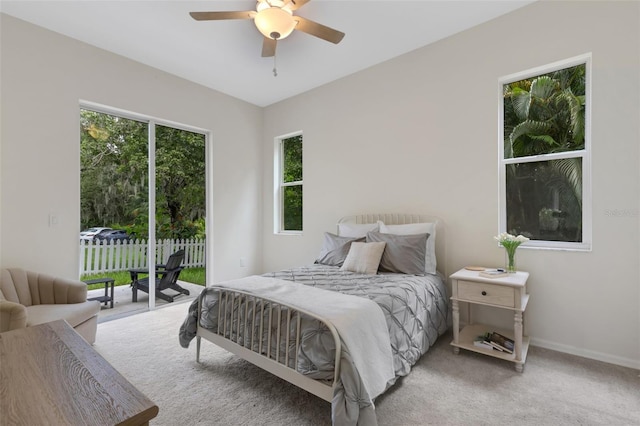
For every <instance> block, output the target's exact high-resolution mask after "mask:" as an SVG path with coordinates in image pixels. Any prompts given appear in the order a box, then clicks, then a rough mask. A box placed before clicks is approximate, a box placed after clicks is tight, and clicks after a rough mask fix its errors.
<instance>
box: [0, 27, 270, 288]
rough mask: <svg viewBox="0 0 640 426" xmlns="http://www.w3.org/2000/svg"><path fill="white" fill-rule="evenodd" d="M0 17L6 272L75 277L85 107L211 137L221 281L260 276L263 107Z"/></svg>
mask: <svg viewBox="0 0 640 426" xmlns="http://www.w3.org/2000/svg"><path fill="white" fill-rule="evenodd" d="M0 16H1V36H2V40H1V43H2V44H1V49H2V50H1V60H2V63H1V72H2V74H1V80H0V82H1V89H2V100H1V108H2V109H1V113H2V114H1V119H2V123H1V124H2V126H1V133H0V137H1V148H0V149H1V156H0V159H1V160H0V161H1V162H0V176H1V184H0V194H1V198H0V200H1V205H0V217H1V219H2V221H1V222H0V226H1V228H0V266H2V267H14V266H17V267H23V268H27V269H32V270H36V271H42V272H48V273H51V274H55V275H60V276H64V277H69V278H77V274H78V254H79V249H78V232H79V231H80V229H79V227H80V164H79V159H80V150H79V148H80V144H79V141H80V131H79V129H80V124H79V101H80V100H87V101H91V102H96V103H99V104H104V105H108V106H111V107H116V108H120V109H123V110H128V111H132V112H135V113H139V114H144V115H148V116H153V117H157V118H161V119H165V120H171V121H174V122H178V123H184V124H187V125H191V126H195V127H199V128H203V129H208V130H210V131H211V134H212V143H213V157H214V161H213V172H214V177H213V179H214V187H213V189H211V188H209V193H210V194H213V197H214V201H213V202H214V206H215V207H214V220H215V227H214V228H215V229H214V257H215V268H214V271H215V273H214V278H215V279H216V280H223V279H230V278H237V277H239V276H243V275H246V274H249V273H253V272H255V271H258V270H259V268H260V265H261V261H262V259H261V253H260V247H259V244H257V243H256V241H257V238H256V236H257V235H259V232H260V231H259V230H260V227H261V219H260V214H261V191H262V188H261V185H260V183H261V179H262V175H261V151H260V150H261V146H260V139H261V131H262V109H261V108H258V107H256V106H253V105H250V104H248V103H245V102H243V101H240V100H237V99H234V98H231V97H229V96H226V95H223V94H221V93H219V92H215V91H213V90H210V89H207V88H204V87H202V86H199V85H196V84H193V83H190V82H188V81H186V80H183V79H180V78H177V77H175V76H172V75H169V74H167V73H164V72H161V71H158V70H156V69H153V68H150V67H147V66H144V65H142V64H140V63H137V62H134V61H131V60H128V59H125V58H123V57H120V56H117V55H114V54H111V53H108V52H106V51H103V50H100V49H97V48H95V47H92V46H89V45H86V44H83V43H80V42H78V41H75V40H72V39H70V38H67V37H64V36H61V35H59V34H56V33H53V32H50V31H47V30H44V29H42V28H39V27H36V26H33V25H31V24H28V23H25V22H24V21H20V20H17V19H15V18H12V17H9V16H7V15H0ZM49 214H54V215H56V216H57V218H58V224H57V225H56V226H53V227H50V226H49V221H48V216H49ZM240 256H242V257H245V258H246V264H247V266H246V267H245V268H240V266H239V262H238V259H239V258H240Z"/></svg>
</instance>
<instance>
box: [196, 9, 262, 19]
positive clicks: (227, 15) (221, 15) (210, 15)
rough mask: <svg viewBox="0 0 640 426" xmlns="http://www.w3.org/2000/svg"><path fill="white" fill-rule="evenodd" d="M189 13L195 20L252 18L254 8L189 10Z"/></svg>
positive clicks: (254, 13)
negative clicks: (211, 10) (237, 10)
mask: <svg viewBox="0 0 640 426" xmlns="http://www.w3.org/2000/svg"><path fill="white" fill-rule="evenodd" d="M189 15H191V17H192V18H193V19H195V20H196V21H220V20H224V19H252V18H253V17H254V16H255V15H256V12H255V10H247V11H242V12H189Z"/></svg>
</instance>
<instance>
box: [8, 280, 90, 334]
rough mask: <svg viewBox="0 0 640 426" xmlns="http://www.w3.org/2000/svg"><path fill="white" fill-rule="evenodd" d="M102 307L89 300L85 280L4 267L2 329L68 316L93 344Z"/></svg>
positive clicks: (68, 319)
mask: <svg viewBox="0 0 640 426" xmlns="http://www.w3.org/2000/svg"><path fill="white" fill-rule="evenodd" d="M99 311H100V303H99V302H97V301H95V300H93V301H87V286H86V284H85V283H83V282H82V281H74V280H68V279H63V278H56V277H52V276H50V275H46V274H39V273H36V272H30V271H25V270H23V269H19V268H10V269H2V271H0V332H4V331H9V330H14V329H16V328H22V327H29V326H33V325H37V324H42V323H46V322H50V321H55V320H59V319H64V320H66V321H67V322H68V323H69V325H70V326H71V327H73V328H74V329H75V330H76V331H77V332H78V334H80V335H81V336H82V337H84V339H85V340H86V341H87V342H89V343H91V344H93V343H94V342H95V340H96V330H97V326H98V312H99Z"/></svg>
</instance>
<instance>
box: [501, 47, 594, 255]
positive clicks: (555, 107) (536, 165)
mask: <svg viewBox="0 0 640 426" xmlns="http://www.w3.org/2000/svg"><path fill="white" fill-rule="evenodd" d="M590 64H591V57H590V55H584V56H581V57H577V58H572V59H570V60H567V61H563V62H558V63H555V64H551V65H548V66H545V67H542V68H538V69H536V70H530V71H528V72H524V73H519V74H518V75H513V76H508V77H504V78H502V79H500V97H501V108H500V126H501V132H500V133H501V138H500V139H501V141H500V142H501V144H500V152H501V162H500V203H501V206H500V230H499V232H509V233H511V234H515V235H517V234H522V235H524V236H526V237H529V238H530V239H531V241H529V242H527V243H525V244H524V246H529V247H540V248H557V249H576V250H590V249H591V202H590V192H591V190H590V169H591V167H590V148H589V145H590V134H589V133H590V132H589V129H590V127H589V117H590V110H591V108H590V102H591V100H590V98H591V96H590V74H591V71H590Z"/></svg>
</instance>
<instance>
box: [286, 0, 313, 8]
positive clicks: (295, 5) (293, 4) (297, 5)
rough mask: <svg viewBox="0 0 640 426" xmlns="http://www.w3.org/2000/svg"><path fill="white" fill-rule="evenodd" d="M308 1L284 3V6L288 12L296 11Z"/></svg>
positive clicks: (299, 0)
mask: <svg viewBox="0 0 640 426" xmlns="http://www.w3.org/2000/svg"><path fill="white" fill-rule="evenodd" d="M310 1H311V0H290V1H288V2H285V6H287V8H288V9H289V10H298V9H300V8H301V7H302V6H304V5H305V4H307V3H309V2H310Z"/></svg>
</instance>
